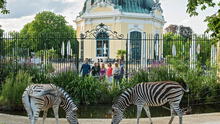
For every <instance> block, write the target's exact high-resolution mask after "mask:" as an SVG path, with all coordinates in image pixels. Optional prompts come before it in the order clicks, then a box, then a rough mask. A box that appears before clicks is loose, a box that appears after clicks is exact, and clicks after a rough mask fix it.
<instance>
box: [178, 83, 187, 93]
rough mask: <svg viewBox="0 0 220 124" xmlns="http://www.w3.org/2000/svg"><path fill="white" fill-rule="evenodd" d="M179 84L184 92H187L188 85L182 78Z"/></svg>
mask: <svg viewBox="0 0 220 124" xmlns="http://www.w3.org/2000/svg"><path fill="white" fill-rule="evenodd" d="M180 85H181V86H182V87H183V91H184V92H186V93H188V92H189V87H188V85H187V84H186V82H185V81H184V80H181V82H180Z"/></svg>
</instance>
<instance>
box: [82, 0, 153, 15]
mask: <svg viewBox="0 0 220 124" xmlns="http://www.w3.org/2000/svg"><path fill="white" fill-rule="evenodd" d="M99 2H105V3H111V4H112V5H114V8H118V9H120V11H122V12H131V13H150V11H151V10H152V7H153V5H154V3H155V2H154V1H153V0H86V1H85V3H84V7H83V11H82V12H81V14H83V13H84V12H85V11H86V10H87V9H88V8H91V7H92V5H93V4H95V3H99Z"/></svg>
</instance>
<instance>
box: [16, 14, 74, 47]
mask: <svg viewBox="0 0 220 124" xmlns="http://www.w3.org/2000/svg"><path fill="white" fill-rule="evenodd" d="M20 36H21V37H22V38H23V39H24V40H23V41H21V43H22V45H23V47H24V46H26V47H29V48H31V49H32V50H34V51H36V50H42V49H45V48H46V49H51V48H52V47H53V48H55V49H57V48H60V46H61V43H62V42H67V41H68V40H73V38H75V30H74V29H73V28H72V27H71V26H68V25H67V21H66V20H65V18H64V17H63V16H61V15H56V14H55V13H52V12H49V11H43V12H41V13H38V14H37V15H36V16H35V18H34V20H33V21H32V22H30V23H27V24H26V25H25V26H24V27H23V29H22V30H21V31H20ZM25 39H29V40H25ZM30 39H31V40H30Z"/></svg>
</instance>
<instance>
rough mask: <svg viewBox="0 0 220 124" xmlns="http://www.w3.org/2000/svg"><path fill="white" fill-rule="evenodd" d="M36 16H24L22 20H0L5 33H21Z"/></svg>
mask: <svg viewBox="0 0 220 124" xmlns="http://www.w3.org/2000/svg"><path fill="white" fill-rule="evenodd" d="M34 16H35V15H30V16H23V17H21V18H13V19H11V18H9V19H0V25H1V26H2V27H1V28H2V29H4V30H5V32H9V31H20V30H21V29H22V28H23V26H24V25H25V24H27V23H29V22H31V21H32V20H33V19H34Z"/></svg>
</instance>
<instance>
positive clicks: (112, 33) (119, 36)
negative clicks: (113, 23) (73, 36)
mask: <svg viewBox="0 0 220 124" xmlns="http://www.w3.org/2000/svg"><path fill="white" fill-rule="evenodd" d="M99 33H107V34H108V37H112V38H113V39H114V38H116V39H122V38H124V35H123V34H118V32H117V31H112V30H110V29H109V27H108V26H107V25H105V24H103V23H100V24H99V25H97V26H96V28H95V29H92V30H90V31H89V30H88V31H86V32H85V33H84V34H83V33H81V34H80V37H81V39H86V38H88V37H91V36H92V37H93V38H96V37H97V35H98V34H99Z"/></svg>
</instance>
